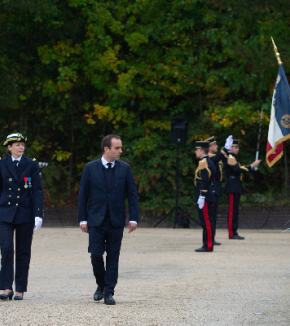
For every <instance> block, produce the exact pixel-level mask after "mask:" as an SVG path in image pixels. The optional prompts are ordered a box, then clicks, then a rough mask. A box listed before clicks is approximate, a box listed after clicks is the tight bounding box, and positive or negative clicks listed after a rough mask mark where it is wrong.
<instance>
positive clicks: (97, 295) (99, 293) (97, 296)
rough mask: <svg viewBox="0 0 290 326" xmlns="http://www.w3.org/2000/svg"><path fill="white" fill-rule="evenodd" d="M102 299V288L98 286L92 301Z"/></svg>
mask: <svg viewBox="0 0 290 326" xmlns="http://www.w3.org/2000/svg"><path fill="white" fill-rule="evenodd" d="M103 297H104V287H102V286H100V285H98V288H97V290H96V292H95V294H94V300H95V301H100V300H102V299H103Z"/></svg>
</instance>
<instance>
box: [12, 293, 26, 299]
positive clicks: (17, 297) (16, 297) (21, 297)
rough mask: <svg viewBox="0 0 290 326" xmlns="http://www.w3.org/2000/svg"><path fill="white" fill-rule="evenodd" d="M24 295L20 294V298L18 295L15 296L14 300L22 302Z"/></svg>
mask: <svg viewBox="0 0 290 326" xmlns="http://www.w3.org/2000/svg"><path fill="white" fill-rule="evenodd" d="M23 296H24V293H22V296H20V295H15V296H14V300H23Z"/></svg>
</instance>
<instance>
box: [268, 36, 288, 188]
mask: <svg viewBox="0 0 290 326" xmlns="http://www.w3.org/2000/svg"><path fill="white" fill-rule="evenodd" d="M271 39H272V43H273V47H274V52H275V55H276V58H277V61H278V64H279V66H280V65H281V64H282V61H281V58H280V53H279V52H278V49H277V46H276V44H275V42H274V40H273V37H272V36H271ZM284 143H285V142H283V155H284V164H285V188H286V189H287V188H288V164H287V163H288V162H287V152H286V146H284ZM285 145H286V143H285Z"/></svg>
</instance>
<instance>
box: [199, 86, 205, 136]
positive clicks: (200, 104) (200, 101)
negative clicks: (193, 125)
mask: <svg viewBox="0 0 290 326" xmlns="http://www.w3.org/2000/svg"><path fill="white" fill-rule="evenodd" d="M199 113H200V119H201V129H202V136H204V127H203V111H202V97H201V89H200V87H199Z"/></svg>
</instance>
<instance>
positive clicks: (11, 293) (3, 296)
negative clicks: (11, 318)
mask: <svg viewBox="0 0 290 326" xmlns="http://www.w3.org/2000/svg"><path fill="white" fill-rule="evenodd" d="M13 295H14V292H13V291H10V292H9V293H8V294H3V293H2V294H0V299H1V300H7V299H9V300H12V297H13Z"/></svg>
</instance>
